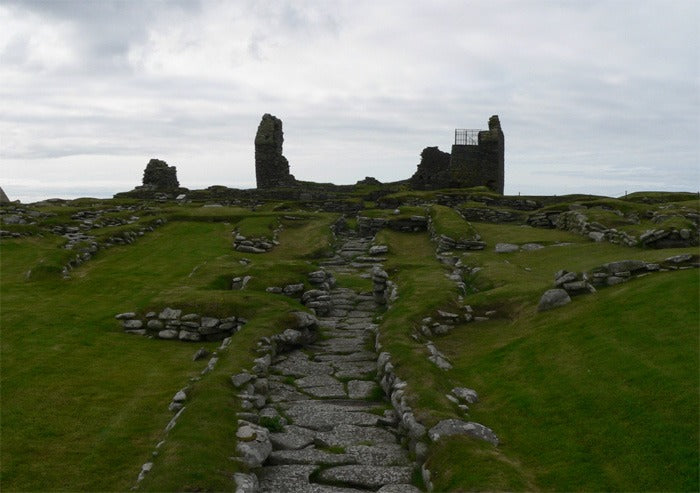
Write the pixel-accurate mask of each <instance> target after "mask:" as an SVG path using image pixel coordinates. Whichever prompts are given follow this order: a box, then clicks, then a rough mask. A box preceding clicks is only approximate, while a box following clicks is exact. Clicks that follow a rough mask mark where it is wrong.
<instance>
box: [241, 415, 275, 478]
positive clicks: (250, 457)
mask: <svg viewBox="0 0 700 493" xmlns="http://www.w3.org/2000/svg"><path fill="white" fill-rule="evenodd" d="M236 438H237V439H238V443H237V444H236V452H237V453H238V457H237V458H238V460H239V461H241V462H242V463H243V464H245V465H246V466H248V467H250V468H255V467H260V466H262V464H263V462H265V460H266V459H267V458H268V456H269V455H270V453H271V452H272V443H271V442H270V432H269V431H268V430H267V428H263V427H262V426H258V425H256V424H253V423H250V422H247V421H243V420H239V422H238V431H237V432H236Z"/></svg>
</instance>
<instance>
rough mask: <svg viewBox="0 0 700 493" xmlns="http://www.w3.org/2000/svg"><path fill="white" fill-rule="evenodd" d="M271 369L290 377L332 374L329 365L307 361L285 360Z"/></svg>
mask: <svg viewBox="0 0 700 493" xmlns="http://www.w3.org/2000/svg"><path fill="white" fill-rule="evenodd" d="M272 369H273V370H276V371H278V372H280V373H281V374H282V375H291V376H293V377H306V376H309V375H331V374H333V368H332V367H331V366H330V365H329V364H327V363H319V362H316V361H309V360H306V361H304V360H292V359H287V360H285V361H282V362H281V363H278V364H276V365H273V366H272Z"/></svg>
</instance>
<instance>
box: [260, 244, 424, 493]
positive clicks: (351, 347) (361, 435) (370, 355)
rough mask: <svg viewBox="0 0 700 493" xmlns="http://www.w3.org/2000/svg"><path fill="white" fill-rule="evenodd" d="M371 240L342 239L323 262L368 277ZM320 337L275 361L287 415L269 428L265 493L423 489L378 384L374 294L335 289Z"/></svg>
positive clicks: (272, 389) (272, 392)
mask: <svg viewBox="0 0 700 493" xmlns="http://www.w3.org/2000/svg"><path fill="white" fill-rule="evenodd" d="M370 244H371V240H370V239H368V238H357V237H352V236H349V237H344V238H343V242H342V245H341V247H340V249H339V250H338V255H336V257H334V258H333V259H331V260H330V261H328V262H327V263H326V264H325V268H326V269H327V270H329V271H333V272H336V273H339V272H342V273H345V274H348V273H350V274H353V275H358V276H359V275H366V276H368V275H369V270H370V269H371V267H372V265H373V264H372V263H370V262H361V263H359V262H356V261H354V259H355V258H356V257H358V256H362V255H366V254H367V252H368V250H369V247H370ZM330 296H331V301H332V304H333V309H332V310H331V312H330V314H329V316H327V317H320V318H319V321H320V323H321V337H320V338H319V340H318V341H317V342H316V343H315V344H313V345H311V346H307V347H305V348H303V349H299V350H294V351H291V352H289V353H285V354H284V355H281V356H279V357H278V358H276V360H275V361H273V363H272V365H271V366H270V378H269V396H268V398H269V402H271V403H272V404H273V405H274V406H275V407H276V408H277V410H278V411H279V412H280V413H281V414H282V415H283V416H284V417H285V418H286V419H287V420H288V421H289V424H288V425H286V426H284V429H283V430H281V431H279V432H275V433H271V434H270V440H271V442H272V445H273V452H272V453H271V454H270V456H269V458H268V460H267V461H266V463H265V464H264V465H263V467H261V468H260V469H259V470H258V471H256V472H257V475H258V478H259V481H260V491H262V492H295V493H297V492H312V493H325V492H329V493H332V492H339V493H340V492H360V491H365V492H366V491H378V490H379V491H405V492H411V491H419V490H417V489H416V488H415V487H414V486H411V485H410V483H411V479H412V476H413V472H414V469H415V464H413V463H412V462H411V460H410V459H409V457H408V452H407V450H406V449H405V448H404V447H402V446H401V444H400V437H399V433H398V430H397V428H396V425H397V422H398V420H397V416H396V414H395V412H394V411H393V409H392V408H391V405H390V403H389V402H388V401H387V400H386V397H385V396H384V394H383V393H382V391H381V389H380V387H379V385H378V384H377V382H376V370H377V354H376V352H375V351H374V349H373V347H374V344H373V342H374V335H375V330H376V325H375V324H373V318H374V316H375V314H376V312H377V309H378V308H379V307H378V306H377V305H376V304H375V301H374V298H373V296H372V294H371V293H370V294H359V293H356V292H355V291H353V290H350V289H345V288H335V289H333V290H332V291H331V293H330Z"/></svg>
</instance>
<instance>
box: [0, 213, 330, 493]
mask: <svg viewBox="0 0 700 493" xmlns="http://www.w3.org/2000/svg"><path fill="white" fill-rule="evenodd" d="M203 210H204V211H206V213H207V214H211V213H210V212H209V211H207V210H206V209H203ZM216 215H217V216H219V217H217V219H219V221H217V222H209V221H186V222H182V221H175V222H171V223H170V224H168V225H167V226H164V227H162V228H160V229H158V230H156V231H155V232H153V233H151V234H149V235H147V236H146V237H144V238H142V239H140V240H139V241H137V242H136V243H134V244H133V245H129V246H124V247H114V248H112V249H109V250H107V251H105V252H101V253H99V254H98V255H97V256H96V257H95V258H94V259H93V260H91V261H90V262H87V263H86V264H84V265H83V266H81V267H80V268H78V269H76V270H74V271H73V272H72V279H71V280H68V281H65V280H62V279H61V278H60V275H59V273H60V271H56V270H54V269H50V270H49V271H48V272H47V273H46V275H44V276H43V277H37V276H31V277H30V280H27V278H26V273H27V271H29V270H32V271H34V272H35V271H36V270H37V266H41V265H56V264H57V263H60V260H61V257H62V255H63V252H62V251H61V250H60V249H59V248H58V245H59V244H60V243H61V242H60V240H53V239H48V238H43V239H42V238H31V239H23V240H7V241H3V244H2V257H1V262H2V264H1V266H2V291H1V292H0V295H1V296H2V298H1V302H2V354H1V357H2V390H1V392H2V395H1V397H2V416H1V417H2V423H1V424H2V488H3V490H5V491H18V490H22V491H26V490H34V491H45V490H64V491H70V490H73V491H76V490H82V491H104V490H127V489H129V488H130V487H131V486H132V485H133V484H134V483H135V479H136V475H137V474H138V471H139V469H140V466H141V464H143V463H144V462H146V461H148V460H151V459H152V458H151V456H150V455H151V454H150V453H151V451H152V450H153V448H154V446H155V444H156V443H158V441H160V440H161V439H162V438H163V434H162V433H163V428H164V427H165V425H166V424H167V423H168V421H169V419H170V417H171V416H172V413H171V412H170V411H168V409H167V407H168V403H169V402H170V399H171V398H172V396H173V395H174V394H175V392H177V391H178V390H179V389H180V388H182V387H183V386H185V385H186V384H187V383H188V381H189V378H190V377H193V376H196V375H197V374H199V372H200V371H201V370H202V368H203V367H204V366H205V365H206V361H204V362H197V363H194V362H192V360H191V358H192V355H193V354H194V352H195V351H196V349H197V348H198V347H200V346H204V347H208V348H209V349H214V348H215V346H216V344H214V343H202V344H197V345H193V344H183V343H179V342H172V341H157V340H149V339H146V338H141V337H138V336H130V335H127V334H124V333H123V332H122V330H121V328H120V327H119V325H118V323H117V321H115V320H114V315H115V314H117V313H120V312H124V311H131V310H146V309H148V308H150V307H152V308H155V307H161V308H162V307H163V306H167V305H171V306H178V307H186V308H190V309H198V308H202V309H206V310H210V311H211V312H213V313H215V314H229V315H230V314H235V315H241V316H245V317H248V318H249V319H251V323H250V324H248V325H246V326H245V327H244V329H243V330H241V332H239V333H238V334H237V335H236V336H235V338H236V344H234V345H233V346H232V347H231V348H230V349H229V350H228V351H227V352H226V353H225V354H222V355H221V356H222V357H221V360H220V362H219V365H218V366H217V369H216V371H215V372H213V373H211V374H209V375H207V377H206V378H204V379H203V380H202V381H201V382H198V383H197V384H196V385H195V386H194V387H193V389H194V390H193V394H192V395H193V396H194V398H193V400H192V404H191V405H190V406H189V408H188V409H187V412H185V413H183V416H182V418H181V423H179V424H178V426H176V427H175V428H174V429H173V430H172V431H171V433H170V436H169V437H168V440H167V442H166V444H165V446H164V447H163V448H162V449H161V451H160V455H159V457H157V458H156V462H157V466H156V467H155V468H154V471H153V475H152V477H149V478H148V479H147V481H145V484H144V487H145V488H147V489H153V490H163V489H167V490H178V489H181V488H192V489H199V488H204V489H211V490H220V489H230V488H232V484H231V480H230V475H224V474H222V473H221V471H226V472H227V473H231V472H233V470H234V469H235V467H236V466H235V464H234V463H232V462H231V461H230V460H229V459H228V457H229V456H230V455H232V453H233V450H234V448H235V441H234V436H235V423H236V419H235V406H234V404H235V403H234V399H233V393H232V392H231V389H230V387H229V384H228V377H229V376H230V375H231V373H232V372H233V371H236V370H238V369H240V368H242V367H243V366H245V365H248V364H249V363H250V361H251V360H252V358H253V357H254V353H253V352H252V349H253V348H254V344H255V342H257V340H258V339H259V338H260V337H262V336H264V335H266V334H268V335H269V334H272V333H275V332H277V331H278V330H279V322H280V320H281V319H282V318H283V316H284V314H285V313H286V312H287V311H288V310H289V309H290V308H294V307H296V308H300V305H298V304H297V302H294V301H292V300H290V299H287V298H284V297H281V296H280V297H273V296H266V295H264V294H262V293H260V292H256V291H255V290H252V291H251V292H250V293H249V292H232V291H230V290H213V289H211V287H210V284H211V283H212V281H213V279H214V278H215V276H216V275H220V273H221V272H222V271H228V272H232V273H233V272H235V271H236V270H237V269H238V268H239V267H241V265H240V264H239V262H238V261H239V260H240V259H241V258H242V257H243V255H241V254H239V253H237V252H234V251H232V249H231V229H232V227H231V225H230V224H226V223H225V222H223V221H222V219H223V218H222V217H221V216H222V211H221V210H216ZM331 220H332V217H331V216H321V217H319V218H318V219H316V220H314V221H307V222H302V223H299V224H296V225H295V226H296V227H294V228H291V227H290V228H287V229H286V230H285V231H284V232H283V233H282V235H281V240H282V245H280V247H278V249H276V250H275V251H273V253H270V254H267V255H265V256H260V257H254V258H253V259H252V263H251V264H250V265H249V268H250V269H251V272H253V275H254V276H256V278H257V279H256V282H258V283H259V284H260V285H261V286H262V285H264V284H266V283H267V282H269V283H270V284H273V281H279V280H280V279H282V280H284V279H285V278H289V279H290V280H294V281H296V282H298V280H303V279H304V278H305V274H306V273H307V272H309V271H310V270H313V266H312V265H311V264H309V263H307V262H306V261H304V260H303V259H304V258H305V257H308V256H309V255H313V254H314V253H315V252H316V251H317V250H318V249H319V248H321V247H323V245H325V244H327V242H328V241H329V234H328V225H329V223H330V221H331ZM309 238H313V239H314V240H315V241H314V242H313V243H311V244H309V243H307V240H308V239H309ZM290 269H291V273H290ZM206 313H209V312H206Z"/></svg>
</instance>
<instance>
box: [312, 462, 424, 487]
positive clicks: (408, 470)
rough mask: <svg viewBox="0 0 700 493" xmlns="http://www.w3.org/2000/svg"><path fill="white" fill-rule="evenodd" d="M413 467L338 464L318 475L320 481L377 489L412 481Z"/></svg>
mask: <svg viewBox="0 0 700 493" xmlns="http://www.w3.org/2000/svg"><path fill="white" fill-rule="evenodd" d="M412 474H413V468H412V467H408V466H361V465H352V466H337V467H331V468H329V469H326V470H324V471H321V474H319V476H318V480H319V481H327V482H334V483H336V482H342V483H346V484H348V485H350V486H358V487H360V488H368V489H373V490H376V489H377V488H381V487H382V486H384V485H385V484H401V483H410V482H411V476H412Z"/></svg>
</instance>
